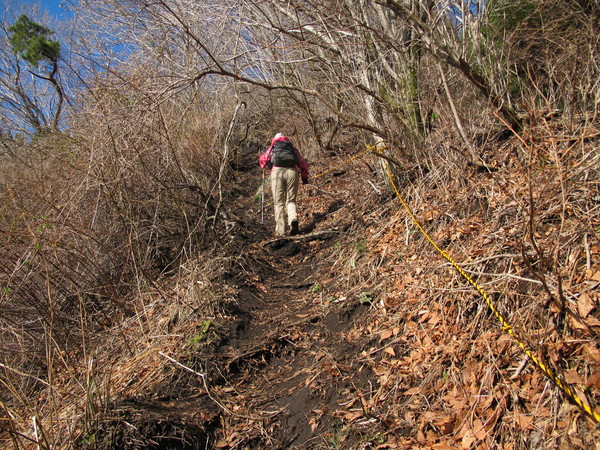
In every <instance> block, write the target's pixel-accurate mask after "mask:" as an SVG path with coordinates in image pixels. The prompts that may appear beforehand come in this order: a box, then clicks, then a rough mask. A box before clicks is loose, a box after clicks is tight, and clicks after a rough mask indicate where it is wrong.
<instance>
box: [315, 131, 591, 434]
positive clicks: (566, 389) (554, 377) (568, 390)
mask: <svg viewBox="0 0 600 450" xmlns="http://www.w3.org/2000/svg"><path fill="white" fill-rule="evenodd" d="M382 143H383V141H381V142H378V143H377V144H375V145H374V146H369V145H367V149H366V150H365V151H363V152H361V153H358V154H356V155H354V156H352V157H351V158H349V159H347V160H345V161H344V162H342V163H341V164H338V165H337V166H335V167H333V168H331V169H329V170H326V171H325V172H322V173H320V174H319V175H317V176H316V177H315V179H318V178H320V177H322V176H324V175H326V174H328V173H331V172H333V171H334V170H336V169H339V168H340V167H342V166H344V165H346V164H349V163H350V162H352V161H354V160H356V159H357V158H360V157H361V156H364V155H366V154H367V153H370V152H373V151H375V152H381V151H382V150H385V149H386V148H388V147H387V146H383V147H381V146H380V145H381V144H382ZM386 171H387V175H388V178H389V179H390V183H391V184H392V186H393V188H394V191H395V192H396V196H397V197H398V199H399V200H400V203H402V206H403V207H404V209H405V210H406V212H407V213H408V215H409V216H410V218H411V219H412V221H413V223H414V224H415V225H416V227H417V228H418V229H419V230H420V231H421V233H422V234H423V236H425V238H426V239H427V241H429V243H430V244H431V245H432V246H433V247H434V248H435V249H436V250H437V251H438V252H439V254H440V255H442V257H444V259H446V260H447V261H448V262H449V263H450V264H452V266H453V267H454V268H455V269H456V270H457V271H458V273H459V274H460V275H462V277H463V278H464V279H465V280H467V281H468V282H469V284H471V285H472V286H473V287H474V288H475V289H476V290H477V292H479V294H480V295H481V296H482V297H483V298H484V300H485V302H486V303H487V305H488V307H489V308H490V310H491V311H492V313H493V314H494V316H496V318H497V319H498V321H499V322H500V324H501V325H502V330H504V331H506V332H507V333H508V334H509V335H510V336H511V337H512V338H513V340H514V341H515V342H516V344H517V345H518V346H519V347H520V348H521V350H522V351H523V352H524V353H525V354H526V355H527V356H528V357H529V358H530V359H531V360H532V361H533V363H534V364H535V365H536V366H537V367H538V368H539V369H540V370H541V371H542V372H543V373H544V374H545V375H546V376H547V377H548V378H549V379H550V380H551V381H552V382H553V383H554V384H555V385H556V386H557V387H558V388H559V389H560V390H561V391H562V392H563V393H564V394H565V395H566V396H567V397H568V398H570V399H571V400H572V401H573V402H574V403H575V404H577V405H578V406H579V407H580V408H581V409H582V410H583V411H584V412H585V413H586V414H587V415H588V416H590V417H591V418H592V419H593V420H595V421H596V422H598V423H600V414H598V413H597V412H596V411H595V410H594V409H592V407H591V406H590V405H588V404H587V403H585V402H584V401H583V400H582V399H580V398H579V396H578V395H577V394H576V392H575V390H574V389H573V388H572V387H571V386H569V385H568V384H567V383H566V382H565V381H564V380H563V379H562V378H561V377H560V376H559V375H558V374H557V373H556V372H555V371H554V370H553V369H552V368H551V367H549V366H547V365H546V364H545V363H544V362H542V361H541V360H540V359H539V358H538V357H537V356H536V355H535V354H534V353H533V352H532V351H531V350H530V349H529V348H528V347H527V344H525V342H523V341H522V340H521V339H519V338H518V337H517V336H516V335H515V332H514V329H513V327H512V325H510V324H509V323H508V321H507V320H506V319H505V318H504V316H503V315H502V313H500V311H498V308H496V305H494V302H492V299H491V298H490V297H489V295H488V294H487V293H486V292H485V291H484V290H483V288H481V286H479V285H478V284H477V282H476V281H475V280H473V278H471V277H470V276H469V275H468V274H467V273H466V272H465V271H464V270H463V268H462V267H460V266H459V265H458V263H457V262H456V261H454V259H452V258H451V257H450V255H449V254H448V253H447V252H446V251H444V250H442V249H441V248H440V247H439V245H437V243H436V242H435V241H434V240H433V239H432V238H431V236H429V234H428V233H427V231H425V229H424V228H423V227H422V226H421V223H420V222H419V220H418V219H417V217H416V216H415V215H414V213H413V212H412V210H411V209H410V207H409V206H408V204H407V203H406V202H405V201H404V198H402V195H400V191H399V190H398V188H397V187H396V183H395V182H394V177H393V175H392V173H391V172H390V170H389V167H388V166H386Z"/></svg>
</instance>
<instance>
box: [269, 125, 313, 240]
mask: <svg viewBox="0 0 600 450" xmlns="http://www.w3.org/2000/svg"><path fill="white" fill-rule="evenodd" d="M258 162H259V164H260V167H262V168H263V169H265V168H268V169H271V189H272V190H273V200H274V203H275V234H276V235H278V236H283V235H285V232H286V214H287V225H289V227H290V235H291V236H293V235H296V234H298V213H297V211H296V194H297V193H298V179H299V178H300V179H302V184H306V183H308V163H307V162H306V160H305V159H304V157H303V156H302V155H301V154H300V152H299V151H298V149H297V148H295V147H294V146H293V145H292V143H291V142H290V140H289V139H288V138H287V137H285V136H284V135H283V134H281V133H277V134H276V135H275V137H274V138H273V140H272V141H271V145H270V146H269V148H268V149H267V150H266V151H265V152H264V153H263V154H262V155H260V157H259V158H258Z"/></svg>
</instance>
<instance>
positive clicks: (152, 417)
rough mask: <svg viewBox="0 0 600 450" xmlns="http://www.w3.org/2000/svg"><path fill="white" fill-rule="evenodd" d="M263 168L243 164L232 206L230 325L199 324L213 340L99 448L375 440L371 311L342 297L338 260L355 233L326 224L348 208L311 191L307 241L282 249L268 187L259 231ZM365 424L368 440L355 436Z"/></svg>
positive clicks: (287, 242)
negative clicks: (368, 350) (363, 326)
mask: <svg viewBox="0 0 600 450" xmlns="http://www.w3.org/2000/svg"><path fill="white" fill-rule="evenodd" d="M255 162H256V161H255V155H253V154H249V153H248V154H246V155H245V156H244V164H243V165H242V167H244V168H243V169H238V170H234V171H233V172H232V177H233V179H232V180H230V182H231V184H232V186H233V188H232V189H231V190H230V193H229V196H228V197H227V198H226V199H225V201H224V203H223V205H224V207H223V212H222V214H223V216H224V217H225V222H226V223H228V224H229V225H228V226H229V229H228V230H227V232H226V233H223V236H224V237H223V239H222V240H221V245H222V249H221V251H220V256H219V257H220V258H222V260H223V261H225V262H226V264H227V267H226V268H223V269H222V270H221V273H220V275H219V277H218V278H216V279H214V280H213V284H214V286H217V288H216V292H215V297H216V298H217V299H218V300H216V301H215V305H214V309H215V310H216V311H217V314H216V316H218V317H219V319H218V320H213V319H211V320H210V321H208V320H206V319H205V318H204V317H200V316H199V317H197V319H196V322H197V323H198V325H197V326H196V329H197V330H196V333H197V334H198V335H204V336H205V337H206V336H207V335H209V334H210V335H211V336H212V337H214V339H212V338H211V339H205V341H206V342H209V343H207V344H206V345H204V343H203V345H201V346H199V347H197V348H196V349H195V350H194V351H191V352H190V351H189V349H188V348H184V347H178V348H176V350H175V351H174V352H172V353H171V355H172V356H173V359H172V360H170V362H172V364H170V366H171V367H170V368H169V369H170V370H169V372H168V374H167V375H165V376H164V377H163V379H162V380H161V381H160V382H159V383H158V384H157V385H155V386H153V387H152V388H151V389H149V390H145V391H143V392H137V393H136V395H134V396H131V397H129V398H127V399H126V400H124V401H121V402H118V403H117V404H116V405H115V406H114V409H113V412H112V414H113V416H116V417H115V418H114V419H113V421H112V422H111V423H109V424H105V425H103V427H102V428H103V429H104V430H107V431H106V432H105V433H103V434H101V433H97V435H96V444H97V445H96V448H190V449H192V448H225V449H234V448H244V449H252V448H256V449H263V448H274V449H288V448H303V449H304V448H340V447H341V446H343V448H352V441H355V442H364V441H365V440H372V439H373V436H365V434H368V433H371V431H369V430H370V424H369V421H372V422H373V423H378V422H379V420H378V419H376V418H375V417H374V416H373V414H372V412H370V411H367V409H368V407H367V406H366V403H367V402H368V399H366V398H365V395H368V393H369V392H371V391H373V387H372V386H371V381H370V380H371V378H372V372H371V369H370V367H371V366H370V364H368V358H364V356H363V355H361V351H362V349H363V348H365V347H366V346H367V345H368V344H369V343H368V342H365V341H364V340H365V339H367V338H365V337H361V335H360V333H353V332H352V329H353V327H355V326H356V324H357V323H359V322H360V321H361V319H362V318H365V317H366V316H367V313H368V312H369V309H370V305H369V304H368V303H365V302H360V301H359V299H358V298H354V299H351V298H347V297H345V296H343V295H342V294H341V291H340V295H332V292H335V282H336V281H335V273H334V274H332V261H331V259H329V257H330V256H331V254H332V248H333V246H334V245H335V243H336V240H337V239H338V238H339V237H340V236H341V235H342V234H343V233H344V232H345V230H347V229H348V228H349V227H350V224H349V223H343V221H339V222H338V223H337V225H336V227H335V228H332V227H330V226H328V225H327V224H326V223H325V219H326V218H327V215H328V214H331V213H333V212H335V211H338V210H340V209H343V208H344V201H343V199H340V198H334V197H331V196H327V197H326V198H321V197H320V195H319V192H318V189H315V188H314V187H311V186H302V187H301V188H300V196H299V201H298V206H299V214H300V235H299V236H295V237H293V238H291V237H286V238H281V239H275V237H274V236H273V234H272V231H271V230H272V229H273V228H274V221H273V217H272V204H271V201H270V197H271V196H270V193H269V188H268V186H267V188H266V189H265V191H266V196H267V197H266V202H265V206H266V207H265V214H264V219H265V220H264V223H263V224H261V223H260V217H261V214H260V209H259V206H257V205H260V203H259V202H257V198H256V197H257V192H260V178H261V176H260V169H258V167H256V164H255ZM333 253H335V252H333ZM324 284H328V286H329V287H328V289H327V292H328V293H327V294H325V289H324ZM209 323H210V327H209V328H206V329H203V327H204V325H203V324H209ZM161 355H162V356H164V357H168V356H167V355H166V354H164V353H161ZM169 358H170V357H169ZM163 362H164V360H163ZM365 393H367V394H365ZM359 418H360V420H362V422H363V423H362V424H361V427H359V428H357V429H361V430H363V431H360V432H357V433H354V434H353V432H349V431H348V429H347V426H346V425H345V424H348V423H352V422H353V420H355V419H356V420H358V419H359ZM342 429H343V430H342ZM365 430H366V431H365ZM373 433H375V432H374V431H373ZM101 436H103V437H101ZM365 438H366V439H365ZM342 441H343V442H342ZM88 447H89V446H88Z"/></svg>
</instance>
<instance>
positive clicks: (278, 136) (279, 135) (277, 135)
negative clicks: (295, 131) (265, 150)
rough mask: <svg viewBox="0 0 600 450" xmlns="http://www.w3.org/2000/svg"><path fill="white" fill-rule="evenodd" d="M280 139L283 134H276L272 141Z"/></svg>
mask: <svg viewBox="0 0 600 450" xmlns="http://www.w3.org/2000/svg"><path fill="white" fill-rule="evenodd" d="M282 137H283V134H281V133H277V134H276V135H275V137H274V138H273V139H279V138H282Z"/></svg>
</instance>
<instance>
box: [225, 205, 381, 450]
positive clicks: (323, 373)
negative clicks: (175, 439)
mask: <svg viewBox="0 0 600 450" xmlns="http://www.w3.org/2000/svg"><path fill="white" fill-rule="evenodd" d="M305 207H306V206H305ZM303 214H304V215H305V216H308V215H310V212H309V211H306V210H305V211H303ZM303 225H304V226H301V232H303V233H305V232H306V230H307V229H312V230H314V229H315V228H316V227H315V224H314V223H312V224H311V223H304V224H303ZM267 226H268V225H267ZM267 236H268V233H267ZM332 236H334V234H327V233H324V234H319V233H314V232H313V233H311V234H306V233H305V234H304V235H301V236H299V237H297V238H295V239H285V238H284V239H278V240H273V239H272V238H269V237H268V238H267V239H266V240H262V241H255V242H252V243H251V244H250V245H249V247H248V248H247V249H246V251H247V252H248V253H252V255H253V259H255V260H263V261H266V262H268V264H266V265H263V267H261V269H260V270H258V273H257V277H258V280H257V282H255V283H251V284H248V283H247V284H244V285H242V286H241V287H240V291H239V299H238V300H239V301H238V306H239V308H240V313H241V314H239V317H243V318H244V320H242V321H241V322H240V323H239V324H238V327H237V334H236V336H234V337H233V338H232V339H230V340H229V342H228V343H227V345H226V346H224V347H223V348H222V349H221V354H220V356H219V358H218V359H217V360H216V361H215V364H216V366H217V367H219V368H220V370H221V375H222V379H221V380H220V386H219V387H218V388H217V389H216V391H215V394H216V395H217V396H218V397H219V398H220V399H221V400H222V401H223V403H224V404H226V405H229V407H230V408H231V409H232V411H230V412H229V413H227V412H225V413H224V414H222V416H221V419H222V420H221V425H222V428H221V430H220V435H221V437H220V439H219V440H218V442H217V443H216V446H217V447H224V448H227V447H228V448H235V447H238V446H239V445H242V446H243V448H253V447H254V448H266V447H268V448H319V447H327V446H336V445H337V442H336V441H337V440H339V439H340V434H339V431H340V430H339V429H340V428H341V424H342V421H341V420H340V418H339V417H338V416H339V414H340V413H339V410H340V409H341V406H340V405H345V406H344V410H347V409H348V404H349V403H350V402H354V401H356V399H357V398H358V396H357V395H355V391H356V390H357V388H359V387H360V388H361V391H364V388H365V385H366V384H368V378H369V374H370V372H369V369H368V368H367V367H366V366H363V365H362V364H361V362H360V359H359V358H358V356H359V350H358V347H357V346H356V345H355V343H353V342H352V340H351V339H349V338H348V337H347V336H346V334H345V332H346V331H347V330H348V328H349V327H350V326H351V324H352V319H353V318H354V317H355V316H356V315H357V314H360V313H361V312H363V311H364V310H366V309H367V308H368V305H361V304H360V303H358V302H356V304H351V303H350V302H348V303H343V304H342V303H340V304H339V305H333V307H328V308H325V307H324V306H323V304H324V302H323V301H322V300H323V299H321V298H320V295H321V294H320V293H319V284H318V283H319V280H320V274H321V273H322V272H323V271H324V270H326V265H327V263H326V262H323V261H322V256H323V255H324V254H326V252H325V250H327V249H328V248H330V247H331V245H332V242H331V241H330V240H329V239H330V238H331V237H332ZM356 406H357V407H358V408H360V405H356Z"/></svg>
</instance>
